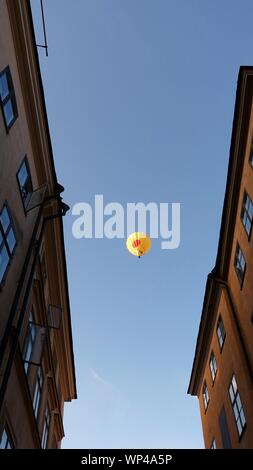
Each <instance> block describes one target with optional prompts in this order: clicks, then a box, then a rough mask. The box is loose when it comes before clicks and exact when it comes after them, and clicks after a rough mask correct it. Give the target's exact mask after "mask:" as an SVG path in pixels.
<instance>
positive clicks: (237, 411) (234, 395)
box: [228, 375, 246, 437]
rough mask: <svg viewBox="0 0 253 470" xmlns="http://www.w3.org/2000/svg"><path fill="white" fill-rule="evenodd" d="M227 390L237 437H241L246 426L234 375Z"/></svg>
mask: <svg viewBox="0 0 253 470" xmlns="http://www.w3.org/2000/svg"><path fill="white" fill-rule="evenodd" d="M228 390H229V396H230V401H231V405H232V408H233V413H234V418H235V422H236V427H237V431H238V434H239V437H241V435H242V433H243V430H244V428H245V426H246V419H245V415H244V411H243V406H242V402H241V398H240V394H239V391H238V388H237V383H236V380H235V376H234V375H233V377H232V380H231V383H230V385H229V389H228Z"/></svg>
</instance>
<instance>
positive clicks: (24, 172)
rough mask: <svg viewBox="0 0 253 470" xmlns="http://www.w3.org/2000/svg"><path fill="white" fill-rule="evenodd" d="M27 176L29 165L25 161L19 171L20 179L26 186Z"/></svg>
mask: <svg viewBox="0 0 253 470" xmlns="http://www.w3.org/2000/svg"><path fill="white" fill-rule="evenodd" d="M27 178H28V171H27V165H26V162H25V161H24V162H23V163H22V165H21V167H20V170H19V172H18V181H19V184H20V186H21V187H22V186H24V184H25V182H26V180H27Z"/></svg>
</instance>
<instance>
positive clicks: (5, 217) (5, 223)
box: [0, 206, 10, 233]
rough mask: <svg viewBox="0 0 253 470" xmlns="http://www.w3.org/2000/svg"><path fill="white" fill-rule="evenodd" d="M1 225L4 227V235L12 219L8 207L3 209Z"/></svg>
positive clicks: (0, 216) (0, 218)
mask: <svg viewBox="0 0 253 470" xmlns="http://www.w3.org/2000/svg"><path fill="white" fill-rule="evenodd" d="M0 223H1V225H2V228H3V231H4V233H6V232H7V229H8V227H9V225H10V217H9V214H8V211H7V208H6V206H4V208H3V210H2V212H1V214H0Z"/></svg>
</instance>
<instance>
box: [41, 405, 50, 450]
mask: <svg viewBox="0 0 253 470" xmlns="http://www.w3.org/2000/svg"><path fill="white" fill-rule="evenodd" d="M49 426H50V415H49V411H48V405H47V406H46V410H45V418H44V426H43V433H42V438H41V447H42V449H46V447H47V440H48V433H49Z"/></svg>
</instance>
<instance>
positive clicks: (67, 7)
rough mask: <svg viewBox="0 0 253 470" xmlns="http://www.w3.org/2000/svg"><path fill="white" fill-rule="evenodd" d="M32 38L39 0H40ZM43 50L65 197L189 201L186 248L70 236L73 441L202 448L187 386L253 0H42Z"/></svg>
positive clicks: (69, 444)
mask: <svg viewBox="0 0 253 470" xmlns="http://www.w3.org/2000/svg"><path fill="white" fill-rule="evenodd" d="M32 5H33V7H34V16H35V24H36V34H37V38H38V41H42V34H41V31H42V25H41V21H38V19H39V17H38V6H39V0H32ZM44 6H45V17H46V26H47V36H48V43H49V57H48V58H46V57H45V54H44V51H43V50H40V62H41V68H42V76H43V82H44V88H45V95H46V102H47V110H48V117H49V124H50V130H51V138H52V144H53V149H54V157H55V163H56V169H57V174H58V179H59V182H60V183H61V184H63V185H64V186H65V193H64V199H65V201H66V202H67V203H68V204H69V205H71V206H72V205H73V204H75V203H76V202H80V201H85V202H89V203H90V204H91V205H94V196H95V194H103V195H104V200H105V203H108V202H111V201H115V202H120V203H121V204H123V205H125V204H126V203H127V202H138V201H142V202H144V203H148V202H149V201H154V202H157V203H159V202H181V204H182V207H181V210H182V214H181V224H182V227H181V245H180V248H179V249H177V250H175V251H167V250H161V248H160V241H156V240H155V241H154V242H153V246H152V250H151V251H150V253H149V254H148V255H147V256H146V257H143V258H142V259H141V260H138V258H135V257H133V256H132V255H130V254H129V253H128V252H127V250H126V248H125V241H124V240H117V239H114V240H108V239H106V238H104V239H102V240H97V239H91V240H88V239H87V240H84V239H82V240H76V239H74V238H73V236H72V231H71V227H72V223H73V221H74V217H73V216H72V215H71V212H69V213H68V215H67V216H66V217H65V220H64V226H65V239H66V253H67V262H68V276H69V289H70V300H71V310H72V326H73V336H74V350H75V361H76V376H77V389H78V400H76V401H73V402H72V403H71V404H67V405H66V408H65V433H66V438H65V439H64V441H63V447H65V448H138V447H139V448H201V447H203V439H202V431H201V423H200V417H199V409H198V403H197V399H196V398H193V397H190V396H187V387H188V383H189V378H190V372H191V366H192V361H193V355H194V348H195V343H196V337H197V331H198V326H199V320H200V314H201V308H202V302H203V295H204V288H205V282H206V276H207V274H208V272H209V271H210V270H211V269H212V268H213V266H214V262H215V256H216V250H217V242H218V234H219V228H220V219H221V210H222V205H223V197H224V190H225V181H226V172H227V163H228V154H229V146H230V138H231V127H232V119H233V112H234V101H235V91H236V83H237V75H238V70H239V66H240V65H252V63H253V33H252V18H253V4H252V1H251V0H241V1H240V2H238V1H237V0H212V1H210V0H198V1H197V0H107V1H105V0H73V1H69V0H68V1H67V0H50V1H49V0H44Z"/></svg>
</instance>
